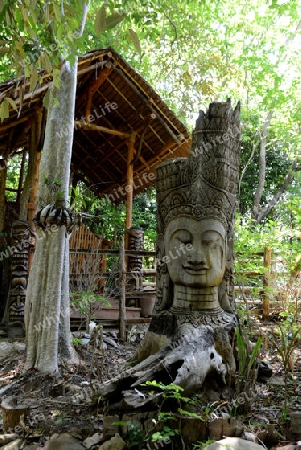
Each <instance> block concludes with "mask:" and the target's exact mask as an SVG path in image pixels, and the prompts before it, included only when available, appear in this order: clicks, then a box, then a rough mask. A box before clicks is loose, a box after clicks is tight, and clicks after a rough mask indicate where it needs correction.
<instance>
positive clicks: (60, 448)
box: [45, 433, 86, 450]
mask: <svg viewBox="0 0 301 450" xmlns="http://www.w3.org/2000/svg"><path fill="white" fill-rule="evenodd" d="M46 448H47V450H86V449H85V447H83V446H82V445H81V443H80V441H79V440H78V439H75V438H74V437H73V436H70V434H67V433H64V434H60V435H58V434H55V435H53V436H52V438H51V439H50V441H49V442H48V443H47V446H45V449H46Z"/></svg>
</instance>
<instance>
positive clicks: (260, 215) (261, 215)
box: [256, 161, 299, 223]
mask: <svg viewBox="0 0 301 450" xmlns="http://www.w3.org/2000/svg"><path fill="white" fill-rule="evenodd" d="M297 170H299V169H298V168H297V163H296V161H294V162H293V164H292V166H291V169H290V170H289V172H288V173H287V175H286V177H285V179H284V182H283V183H282V185H281V186H280V187H279V189H278V190H277V192H276V193H275V194H274V196H273V197H272V199H271V200H270V201H269V203H268V204H267V206H265V207H264V208H262V209H261V210H260V211H258V212H257V217H256V222H257V223H261V222H262V221H263V220H264V219H265V217H266V216H267V215H268V214H269V213H270V212H271V211H272V209H273V208H274V206H275V205H276V204H277V202H278V201H279V199H280V197H281V196H282V194H284V192H285V191H286V189H287V188H288V186H290V185H291V184H292V182H293V179H294V172H295V171H297Z"/></svg>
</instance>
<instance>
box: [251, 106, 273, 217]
mask: <svg viewBox="0 0 301 450" xmlns="http://www.w3.org/2000/svg"><path fill="white" fill-rule="evenodd" d="M271 120H272V111H269V112H268V115H267V117H266V119H265V121H264V123H263V125H262V136H261V139H260V150H259V176H258V186H257V189H256V192H255V196H254V202H253V206H252V211H251V217H252V219H254V220H257V216H258V213H259V204H260V200H261V198H262V194H263V190H264V182H265V174H266V145H267V138H268V132H269V126H270V123H271Z"/></svg>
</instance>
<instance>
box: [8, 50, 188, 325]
mask: <svg viewBox="0 0 301 450" xmlns="http://www.w3.org/2000/svg"><path fill="white" fill-rule="evenodd" d="M51 83H52V79H51V77H50V76H49V74H47V73H46V72H42V77H41V80H40V82H39V85H38V86H37V87H36V88H35V89H34V90H33V91H31V90H30V83H29V80H28V79H27V78H25V77H22V78H20V79H17V80H16V79H14V80H10V81H7V82H4V83H2V84H0V104H2V103H3V102H5V103H6V107H7V113H8V114H7V116H8V117H6V118H5V119H4V120H2V122H1V123H0V169H1V170H0V247H1V249H5V248H7V246H8V245H10V240H9V233H10V227H11V223H12V221H13V220H14V219H21V220H28V221H29V224H30V225H31V226H33V222H32V218H33V216H34V215H35V213H36V200H37V197H38V192H37V188H38V177H39V161H40V155H41V151H42V148H43V142H44V129H45V123H46V118H47V109H46V108H45V106H44V104H45V95H46V94H47V91H48V89H49V87H50V86H51ZM7 99H9V100H7ZM74 127H75V132H74V142H73V150H72V162H71V180H72V185H73V186H76V185H77V183H78V182H79V181H82V182H84V183H85V184H86V185H87V187H88V188H90V189H91V190H92V191H93V192H95V193H96V194H97V195H98V196H99V197H103V196H107V197H108V198H109V199H110V200H112V201H113V202H115V203H118V202H120V201H126V205H127V218H126V227H127V228H130V227H131V226H132V219H131V217H132V199H133V196H135V195H137V194H138V193H140V192H141V191H143V190H144V189H147V188H149V187H150V186H152V185H153V184H154V182H155V167H156V166H157V164H159V163H160V162H162V161H163V160H165V159H166V158H172V157H179V156H187V154H188V151H189V147H190V139H189V134H188V131H187V129H186V128H185V126H184V125H183V124H182V123H181V122H180V121H179V120H178V119H177V117H176V116H175V115H174V114H173V113H172V111H171V110H170V109H169V108H168V107H167V105H166V104H165V103H164V102H163V101H162V99H161V98H160V97H159V95H158V94H157V93H156V92H155V91H154V90H153V89H152V87H151V86H150V85H149V84H148V83H147V82H146V81H145V80H144V79H143V78H142V77H141V76H140V75H139V73H138V72H137V71H136V70H134V68H133V67H131V66H130V65H129V64H128V63H127V62H126V61H125V60H124V59H123V58H122V57H121V56H120V55H119V54H118V53H116V52H115V51H114V50H113V49H112V48H107V49H100V50H95V51H91V52H89V53H87V54H85V55H83V56H81V57H79V60H78V81H77V92H76V107H75V118H74ZM61 133H62V134H63V133H64V129H62V130H61ZM17 154H18V155H20V157H21V168H20V177H19V181H18V183H17V186H15V187H14V188H8V187H7V185H6V178H7V167H8V162H9V160H10V158H13V157H14V156H15V155H17ZM26 168H27V169H26ZM9 190H10V191H14V193H15V200H14V201H13V202H8V201H7V198H6V194H7V192H8V191H9ZM6 266H7V265H6V264H5V262H3V261H0V295H1V298H0V317H1V312H2V313H3V310H4V306H3V305H4V303H5V298H6V296H7V289H8V284H9V282H8V277H7V275H6V274H5V273H6V269H7V267H6ZM1 305H2V306H1Z"/></svg>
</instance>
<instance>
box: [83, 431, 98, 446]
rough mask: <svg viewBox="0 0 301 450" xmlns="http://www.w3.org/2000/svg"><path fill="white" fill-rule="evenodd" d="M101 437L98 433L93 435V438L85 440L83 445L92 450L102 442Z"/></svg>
mask: <svg viewBox="0 0 301 450" xmlns="http://www.w3.org/2000/svg"><path fill="white" fill-rule="evenodd" d="M100 440H101V437H100V436H99V434H98V433H95V434H93V436H90V437H87V439H85V440H84V442H83V445H84V446H85V447H86V448H87V449H89V448H91V447H92V446H93V445H96V444H98V443H99V442H100Z"/></svg>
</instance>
